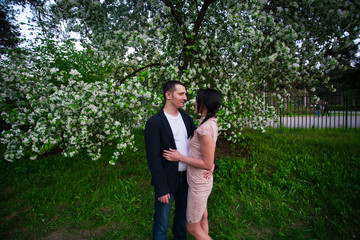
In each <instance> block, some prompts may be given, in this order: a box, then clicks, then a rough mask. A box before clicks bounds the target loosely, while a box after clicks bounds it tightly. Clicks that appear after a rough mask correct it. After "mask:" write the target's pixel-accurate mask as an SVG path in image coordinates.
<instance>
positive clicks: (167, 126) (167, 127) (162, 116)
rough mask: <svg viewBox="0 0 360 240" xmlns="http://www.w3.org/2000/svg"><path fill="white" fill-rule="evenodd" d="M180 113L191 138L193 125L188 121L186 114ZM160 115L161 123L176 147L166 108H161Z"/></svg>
mask: <svg viewBox="0 0 360 240" xmlns="http://www.w3.org/2000/svg"><path fill="white" fill-rule="evenodd" d="M179 112H180V114H181V116H182V119H183V121H184V124H185V127H186V131H187V134H188V136H190V134H191V126H190V125H191V123H190V122H189V121H188V119H187V117H186V114H185V113H184V112H183V111H181V110H179ZM158 114H159V115H160V119H161V123H162V125H163V126H164V129H165V132H166V133H168V134H169V135H170V136H171V139H172V141H173V143H174V145H175V140H174V135H173V133H172V130H171V127H170V124H169V121H168V120H167V118H166V116H165V113H164V108H161V109H160V111H159V112H158Z"/></svg>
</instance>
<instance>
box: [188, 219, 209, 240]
mask: <svg viewBox="0 0 360 240" xmlns="http://www.w3.org/2000/svg"><path fill="white" fill-rule="evenodd" d="M200 222H201V221H200ZM200 222H197V223H190V222H188V223H187V230H188V231H189V233H190V234H191V235H193V236H194V238H195V239H196V240H211V237H210V236H209V234H207V233H206V232H205V231H204V230H203V229H202V227H201V225H200Z"/></svg>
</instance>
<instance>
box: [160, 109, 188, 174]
mask: <svg viewBox="0 0 360 240" xmlns="http://www.w3.org/2000/svg"><path fill="white" fill-rule="evenodd" d="M164 113H165V112H164ZM165 116H166V118H167V120H168V121H169V124H170V127H171V131H172V133H173V135H174V139H175V144H176V149H177V150H178V151H179V152H180V153H181V154H182V155H185V156H187V155H188V151H189V142H188V134H187V131H186V127H185V123H184V120H183V119H182V116H181V114H180V112H178V115H177V116H176V117H173V116H171V115H169V114H167V113H165ZM186 168H187V164H186V163H183V162H179V168H178V171H179V172H182V171H186Z"/></svg>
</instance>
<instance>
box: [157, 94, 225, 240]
mask: <svg viewBox="0 0 360 240" xmlns="http://www.w3.org/2000/svg"><path fill="white" fill-rule="evenodd" d="M220 105H221V95H220V93H219V92H218V91H216V90H213V89H201V90H199V91H198V93H197V95H196V103H195V113H199V114H201V118H200V125H199V127H198V128H197V129H196V130H195V131H194V135H193V136H192V137H191V139H190V141H189V154H188V156H183V155H181V154H180V153H179V152H178V151H177V150H174V149H170V150H165V151H164V157H165V158H166V159H167V160H168V161H180V162H184V163H186V164H187V181H188V184H189V192H188V203H187V211H186V218H187V229H188V231H189V232H190V234H191V235H193V236H194V237H195V238H196V239H204V240H205V239H211V238H210V236H209V224H208V220H207V216H208V211H207V200H208V197H209V195H210V193H211V189H212V186H213V177H212V174H210V175H209V174H208V173H209V170H210V171H213V169H214V167H215V165H214V155H215V145H216V140H217V136H218V124H217V119H216V118H215V115H216V113H217V111H218V110H219V108H220Z"/></svg>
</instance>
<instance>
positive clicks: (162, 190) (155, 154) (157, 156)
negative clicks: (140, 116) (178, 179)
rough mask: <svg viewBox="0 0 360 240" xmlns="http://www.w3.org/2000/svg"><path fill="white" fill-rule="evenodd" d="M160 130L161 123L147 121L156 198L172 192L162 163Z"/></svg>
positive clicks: (146, 130) (150, 166)
mask: <svg viewBox="0 0 360 240" xmlns="http://www.w3.org/2000/svg"><path fill="white" fill-rule="evenodd" d="M160 131H161V127H160V123H157V122H155V121H151V120H149V121H147V123H146V125H145V149H146V157H147V162H148V165H149V169H150V172H151V176H152V184H153V185H154V189H155V197H156V198H159V197H163V196H165V195H167V194H169V192H170V191H169V187H168V185H167V179H166V175H165V172H164V169H163V166H162V164H161V156H162V152H161V136H160Z"/></svg>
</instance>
